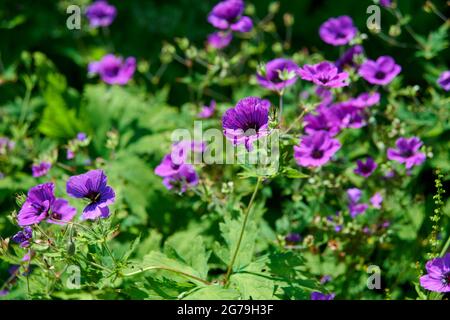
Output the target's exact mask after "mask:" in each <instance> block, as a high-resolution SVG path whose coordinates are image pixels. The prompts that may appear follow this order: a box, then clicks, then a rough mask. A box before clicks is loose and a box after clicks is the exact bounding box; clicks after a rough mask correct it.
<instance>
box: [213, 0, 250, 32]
mask: <svg viewBox="0 0 450 320" xmlns="http://www.w3.org/2000/svg"><path fill="white" fill-rule="evenodd" d="M243 12H244V1H242V0H225V1H221V2H219V3H218V4H216V5H215V6H214V8H213V9H212V10H211V12H210V13H209V15H208V22H209V23H210V24H212V25H213V26H214V27H215V28H217V29H221V30H227V29H231V30H233V31H237V32H249V31H250V30H251V29H252V28H253V23H252V20H251V19H250V18H249V17H246V16H242V14H243Z"/></svg>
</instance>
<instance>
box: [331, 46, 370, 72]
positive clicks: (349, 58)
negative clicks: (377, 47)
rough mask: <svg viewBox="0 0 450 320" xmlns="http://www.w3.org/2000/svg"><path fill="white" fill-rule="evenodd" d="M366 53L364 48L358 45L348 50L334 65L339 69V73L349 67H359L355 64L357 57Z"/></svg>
mask: <svg viewBox="0 0 450 320" xmlns="http://www.w3.org/2000/svg"><path fill="white" fill-rule="evenodd" d="M363 53H364V48H363V47H362V46H361V45H359V44H358V45H356V46H353V47H350V48H349V49H347V50H346V51H345V52H344V54H343V55H342V56H341V57H340V58H339V59H338V60H337V61H336V62H335V63H334V65H335V66H336V68H338V70H339V71H342V70H344V67H345V66H349V67H359V66H358V65H357V64H356V63H355V56H358V55H360V54H363Z"/></svg>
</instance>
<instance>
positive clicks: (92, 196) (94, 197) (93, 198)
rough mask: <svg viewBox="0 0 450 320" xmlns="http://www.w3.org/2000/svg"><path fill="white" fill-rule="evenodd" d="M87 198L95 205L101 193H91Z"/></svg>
mask: <svg viewBox="0 0 450 320" xmlns="http://www.w3.org/2000/svg"><path fill="white" fill-rule="evenodd" d="M86 198H88V199H89V200H91V202H92V203H95V202H97V201H98V200H99V199H100V192H97V191H91V192H89V193H88V194H87V195H86Z"/></svg>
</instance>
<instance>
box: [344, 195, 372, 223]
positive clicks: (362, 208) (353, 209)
mask: <svg viewBox="0 0 450 320" xmlns="http://www.w3.org/2000/svg"><path fill="white" fill-rule="evenodd" d="M361 196H362V192H361V190H360V189H358V188H350V189H348V190H347V197H348V200H349V205H348V210H349V212H350V216H351V217H352V218H355V217H356V216H357V215H360V214H363V213H364V212H366V210H367V208H368V207H369V206H368V205H367V204H365V203H359V200H360V199H361Z"/></svg>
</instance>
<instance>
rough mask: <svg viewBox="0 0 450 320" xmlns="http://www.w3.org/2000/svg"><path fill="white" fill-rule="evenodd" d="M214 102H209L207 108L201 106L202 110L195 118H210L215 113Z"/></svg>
mask: <svg viewBox="0 0 450 320" xmlns="http://www.w3.org/2000/svg"><path fill="white" fill-rule="evenodd" d="M216 105H217V104H216V101H214V100H211V102H210V103H209V106H203V107H202V110H201V111H200V112H199V113H198V114H197V117H199V118H203V119H207V118H211V117H212V116H213V114H214V112H215V111H216Z"/></svg>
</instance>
